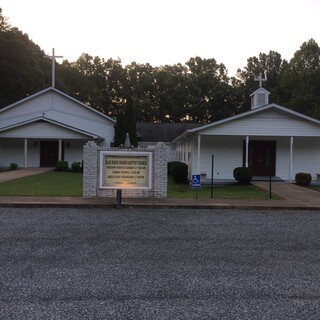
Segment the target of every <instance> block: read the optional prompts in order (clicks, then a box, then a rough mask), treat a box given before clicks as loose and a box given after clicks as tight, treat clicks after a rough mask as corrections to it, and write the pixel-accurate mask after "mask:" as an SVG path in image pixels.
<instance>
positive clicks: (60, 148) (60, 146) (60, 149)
mask: <svg viewBox="0 0 320 320" xmlns="http://www.w3.org/2000/svg"><path fill="white" fill-rule="evenodd" d="M61 160H62V140H61V139H59V155H58V161H61Z"/></svg>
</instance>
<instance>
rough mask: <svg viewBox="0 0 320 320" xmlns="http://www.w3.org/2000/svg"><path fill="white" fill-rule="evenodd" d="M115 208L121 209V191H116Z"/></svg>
mask: <svg viewBox="0 0 320 320" xmlns="http://www.w3.org/2000/svg"><path fill="white" fill-rule="evenodd" d="M116 208H117V209H121V208H122V190H121V189H117V203H116Z"/></svg>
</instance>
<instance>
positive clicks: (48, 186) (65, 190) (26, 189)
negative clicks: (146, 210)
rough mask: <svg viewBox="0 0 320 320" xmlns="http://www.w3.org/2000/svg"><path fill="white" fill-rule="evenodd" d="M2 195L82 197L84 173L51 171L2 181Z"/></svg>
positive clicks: (0, 193) (0, 192) (0, 187)
mask: <svg viewBox="0 0 320 320" xmlns="http://www.w3.org/2000/svg"><path fill="white" fill-rule="evenodd" d="M0 196H51V197H82V174H81V173H75V172H59V171H49V172H46V173H42V174H36V175H34V176H30V177H25V178H21V179H16V180H12V181H7V182H2V183H0Z"/></svg>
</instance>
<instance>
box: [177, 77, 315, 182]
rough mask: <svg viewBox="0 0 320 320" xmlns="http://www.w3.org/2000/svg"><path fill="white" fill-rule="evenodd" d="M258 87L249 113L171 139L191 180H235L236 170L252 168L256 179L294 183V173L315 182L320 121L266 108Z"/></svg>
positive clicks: (264, 96) (264, 95)
mask: <svg viewBox="0 0 320 320" xmlns="http://www.w3.org/2000/svg"><path fill="white" fill-rule="evenodd" d="M257 80H260V87H259V88H258V89H257V90H256V91H255V92H254V93H253V94H252V95H251V110H250V111H248V112H245V113H241V114H238V115H236V116H233V117H229V118H226V119H223V120H221V121H217V122H213V123H210V124H207V125H204V126H201V127H198V128H194V129H190V130H187V131H185V132H184V133H182V134H181V135H180V136H178V137H176V138H175V139H174V140H173V143H174V144H175V147H176V151H177V152H178V155H179V156H178V159H179V160H180V161H183V162H185V163H187V164H188V166H189V177H191V175H192V174H201V176H202V179H211V177H212V176H213V179H214V180H219V179H233V170H234V168H236V167H242V166H244V167H250V168H251V169H252V171H253V175H254V177H255V178H262V177H268V176H269V175H271V176H272V177H277V178H280V179H282V180H285V181H294V179H295V174H296V173H298V172H308V173H310V174H311V175H312V178H313V179H316V178H317V174H318V173H320V121H318V120H316V119H313V118H310V117H307V116H305V115H303V114H301V113H298V112H295V111H293V110H291V109H288V108H286V107H283V106H280V105H277V104H274V103H271V104H269V94H270V93H269V92H268V91H267V90H266V89H264V88H263V87H262V80H264V79H262V78H261V76H260V78H258V79H257Z"/></svg>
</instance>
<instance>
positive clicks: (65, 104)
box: [0, 87, 115, 168]
mask: <svg viewBox="0 0 320 320" xmlns="http://www.w3.org/2000/svg"><path fill="white" fill-rule="evenodd" d="M114 125H115V121H114V120H113V119H111V118H110V117H108V116H106V115H105V114H103V113H100V112H98V111H97V110H95V109H93V108H91V107H89V106H87V105H86V104H84V103H82V102H80V101H78V100H76V99H74V98H72V97H70V96H69V95H67V94H65V93H63V92H61V91H59V90H57V89H55V88H54V87H50V88H47V89H45V90H42V91H40V92H38V93H36V94H33V95H31V96H29V97H27V98H25V99H23V100H20V101H18V102H16V103H13V104H11V105H9V106H7V107H5V108H3V109H1V110H0V167H8V166H9V165H10V163H17V164H18V167H20V168H21V167H55V166H56V164H57V162H58V161H59V160H66V161H68V162H69V164H72V163H73V162H75V161H80V162H81V161H82V159H83V146H84V144H85V143H86V142H87V141H89V140H94V141H96V142H97V143H98V144H99V145H100V146H102V147H110V143H111V141H112V140H113V138H114Z"/></svg>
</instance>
